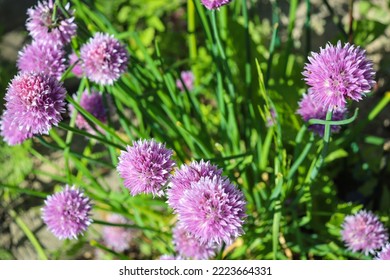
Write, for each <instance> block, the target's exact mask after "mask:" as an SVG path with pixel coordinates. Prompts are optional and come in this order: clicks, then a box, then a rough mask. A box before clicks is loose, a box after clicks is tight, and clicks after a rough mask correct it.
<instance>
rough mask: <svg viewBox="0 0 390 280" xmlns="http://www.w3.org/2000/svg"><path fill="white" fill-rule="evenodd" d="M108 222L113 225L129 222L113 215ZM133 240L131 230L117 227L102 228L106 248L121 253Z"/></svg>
mask: <svg viewBox="0 0 390 280" xmlns="http://www.w3.org/2000/svg"><path fill="white" fill-rule="evenodd" d="M107 221H108V222H110V223H113V224H129V223H130V221H129V220H127V219H126V218H125V217H123V216H121V215H118V214H113V215H110V216H109V217H108V219H107ZM132 238H133V235H132V230H131V229H129V228H125V227H119V226H105V227H104V228H103V239H104V243H105V244H106V245H107V247H109V248H111V249H112V250H114V251H116V252H118V253H122V252H123V251H125V250H127V249H129V248H130V241H131V239H132Z"/></svg>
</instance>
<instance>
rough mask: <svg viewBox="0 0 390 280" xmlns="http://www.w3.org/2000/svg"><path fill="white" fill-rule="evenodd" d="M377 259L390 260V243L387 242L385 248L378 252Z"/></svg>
mask: <svg viewBox="0 0 390 280" xmlns="http://www.w3.org/2000/svg"><path fill="white" fill-rule="evenodd" d="M375 259H376V260H389V261H390V243H387V244H386V245H385V246H383V248H382V249H381V250H380V251H379V252H378V254H377V256H376V258H375Z"/></svg>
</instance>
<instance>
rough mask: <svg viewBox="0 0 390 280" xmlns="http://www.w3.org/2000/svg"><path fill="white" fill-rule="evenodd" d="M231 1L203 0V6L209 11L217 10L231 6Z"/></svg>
mask: <svg viewBox="0 0 390 280" xmlns="http://www.w3.org/2000/svg"><path fill="white" fill-rule="evenodd" d="M231 1H232V0H202V4H203V5H204V6H205V7H206V8H207V9H209V10H215V9H219V8H220V7H222V6H224V5H227V4H229V3H230V2H231Z"/></svg>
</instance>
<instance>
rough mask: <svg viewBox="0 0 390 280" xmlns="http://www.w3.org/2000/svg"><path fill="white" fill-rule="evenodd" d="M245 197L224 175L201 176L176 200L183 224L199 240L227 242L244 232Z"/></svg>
mask: <svg viewBox="0 0 390 280" xmlns="http://www.w3.org/2000/svg"><path fill="white" fill-rule="evenodd" d="M245 205H246V202H245V199H244V195H243V194H242V192H241V191H239V190H238V189H237V188H236V187H235V186H234V185H233V184H231V183H230V182H229V180H228V179H227V178H223V177H220V176H214V177H212V178H210V177H202V178H201V179H200V180H199V181H198V182H195V183H192V184H191V188H190V189H186V190H185V191H184V193H183V196H182V198H181V199H180V200H179V205H178V207H177V213H178V216H179V221H180V222H181V223H182V224H183V226H184V228H185V229H186V230H187V231H188V232H189V233H190V234H192V235H193V236H194V237H195V238H197V239H199V241H200V242H202V243H208V244H213V243H216V244H221V243H222V242H225V243H226V244H227V245H229V244H230V243H232V241H233V240H234V239H235V238H237V237H238V236H240V235H241V234H242V233H243V230H242V226H243V223H244V218H245V217H246V215H245Z"/></svg>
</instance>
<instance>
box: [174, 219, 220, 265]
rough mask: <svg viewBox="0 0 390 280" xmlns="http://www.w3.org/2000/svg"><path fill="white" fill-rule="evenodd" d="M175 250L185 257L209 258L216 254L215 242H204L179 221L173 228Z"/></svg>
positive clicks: (195, 258)
mask: <svg viewBox="0 0 390 280" xmlns="http://www.w3.org/2000/svg"><path fill="white" fill-rule="evenodd" d="M173 244H174V245H175V250H176V251H177V252H178V253H179V254H180V255H181V256H182V257H185V258H192V259H194V260H207V259H209V258H212V257H214V256H215V251H216V249H217V246H216V245H215V244H208V243H202V242H200V241H199V240H198V239H197V238H195V237H194V236H193V235H192V234H191V233H189V232H187V230H186V229H185V228H184V227H183V226H182V225H181V224H180V223H179V224H176V226H175V228H174V229H173Z"/></svg>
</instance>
